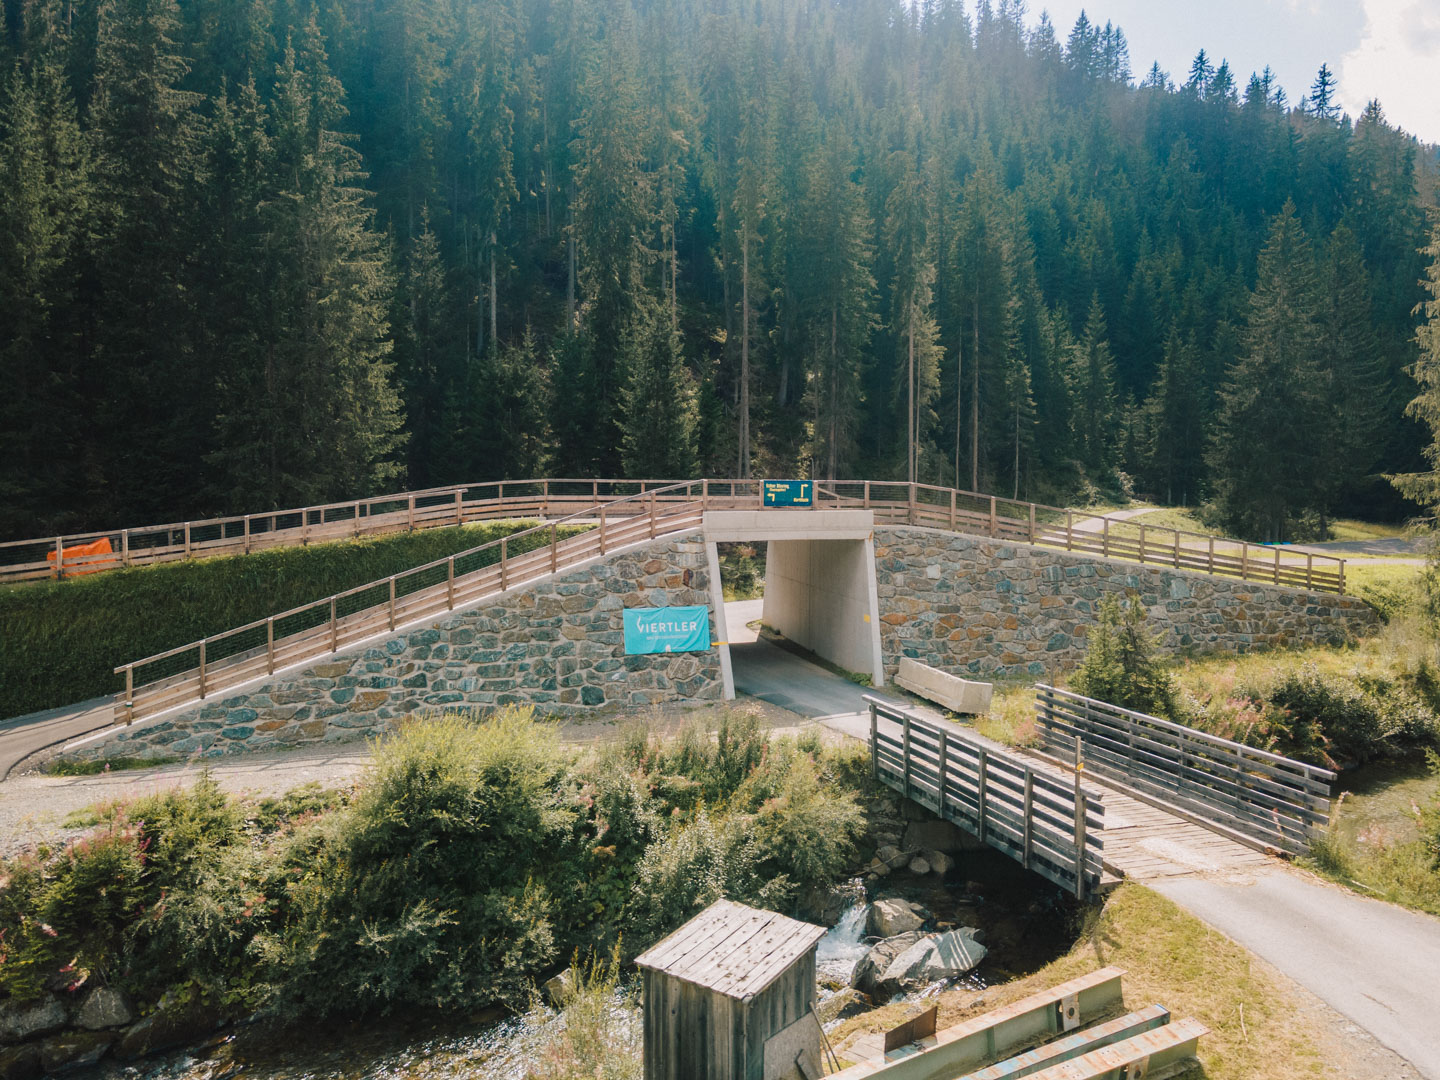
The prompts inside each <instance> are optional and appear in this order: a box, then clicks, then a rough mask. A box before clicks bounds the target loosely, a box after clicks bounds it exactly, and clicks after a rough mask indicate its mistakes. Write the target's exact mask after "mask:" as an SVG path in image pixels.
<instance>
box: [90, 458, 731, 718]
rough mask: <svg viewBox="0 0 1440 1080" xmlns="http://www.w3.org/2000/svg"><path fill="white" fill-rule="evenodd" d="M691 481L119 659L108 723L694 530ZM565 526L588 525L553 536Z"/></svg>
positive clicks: (697, 516)
mask: <svg viewBox="0 0 1440 1080" xmlns="http://www.w3.org/2000/svg"><path fill="white" fill-rule="evenodd" d="M699 484H700V481H698V480H695V481H682V482H681V483H679V484H675V485H672V486H671V487H668V488H656V489H652V490H650V491H647V492H645V493H644V494H637V495H631V496H628V497H626V498H623V499H619V500H616V501H615V502H602V503H600V504H599V505H597V506H588V507H586V508H585V509H583V510H581V511H578V512H576V513H573V514H570V515H568V516H567V517H564V518H560V519H558V520H556V521H552V522H548V523H546V524H544V525H539V526H536V527H534V528H531V529H526V530H524V531H522V532H518V533H512V534H510V535H508V536H504V537H501V538H500V539H499V540H492V541H491V542H489V543H487V544H482V545H480V546H479V547H475V548H471V549H470V550H468V551H463V552H460V553H459V554H456V555H451V556H449V557H447V558H444V559H437V560H435V561H434V562H430V563H426V564H425V565H424V566H419V567H416V568H414V569H413V570H407V571H406V572H405V573H403V574H396V575H393V576H391V577H388V578H382V579H381V580H379V581H376V582H372V583H370V584H368V585H362V586H360V587H359V588H355V589H349V590H346V591H345V592H341V593H336V594H335V595H334V596H330V597H327V598H325V599H323V600H318V601H316V602H315V603H313V604H306V605H304V606H302V607H298V608H294V609H291V610H290V611H285V612H281V613H279V614H277V615H271V616H269V617H268V618H265V619H260V620H257V621H255V622H252V623H247V624H246V625H244V626H240V627H236V628H234V629H231V630H227V631H225V632H224V633H221V634H216V635H213V636H211V637H207V638H204V639H202V640H200V641H196V642H191V643H190V644H188V645H182V646H180V647H179V648H175V649H169V650H166V651H165V652H162V653H156V654H155V655H153V656H148V657H146V658H145V659H143V660H135V661H132V662H130V663H128V664H123V665H121V666H120V667H117V668H116V669H115V672H116V674H120V675H123V676H124V678H125V689H124V691H123V692H122V693H121V694H120V695H119V697H118V698H117V701H116V706H115V710H116V717H115V719H116V722H117V723H126V724H128V723H132V722H134V721H135V720H138V719H142V718H144V717H148V716H153V715H155V714H156V713H160V712H164V711H166V710H168V709H171V708H174V707H175V706H177V705H182V704H185V703H188V702H191V701H200V700H204V699H205V698H207V697H211V696H213V695H215V694H218V693H223V692H225V691H226V690H228V689H230V688H232V687H235V686H238V685H240V684H241V683H244V682H248V681H249V680H250V679H253V678H256V677H258V676H261V675H273V674H274V673H275V672H276V671H277V670H280V669H282V668H287V667H292V666H294V665H296V664H300V663H303V662H307V661H312V660H315V659H317V658H320V657H323V656H326V655H333V654H335V653H337V652H339V651H340V650H341V649H343V648H346V647H348V646H350V645H353V644H355V643H356V642H359V641H363V640H364V639H366V638H368V637H371V636H373V635H375V634H379V633H382V632H387V631H393V630H395V629H396V628H397V627H398V626H402V625H405V624H408V623H413V622H415V621H417V620H420V619H425V618H428V617H431V616H433V615H436V614H439V613H441V612H444V611H453V610H454V609H455V608H456V607H457V606H463V605H465V604H468V603H472V602H474V601H475V600H477V599H481V598H483V597H485V596H489V595H492V594H495V593H500V592H504V591H505V590H507V589H511V588H514V587H515V586H517V585H522V584H525V583H527V582H530V581H534V580H536V579H538V578H541V577H544V576H546V575H549V574H553V573H555V572H557V571H559V570H563V569H565V568H566V567H569V566H574V565H577V564H578V563H581V562H585V561H587V560H589V559H593V558H596V557H598V556H602V555H604V554H606V553H607V552H608V551H613V550H616V549H617V548H620V547H623V546H626V545H629V544H633V543H636V542H638V541H641V540H645V539H651V538H654V537H655V536H658V535H661V534H663V533H671V532H675V531H677V530H679V529H683V528H689V527H699V525H700V524H701V522H702V521H703V513H702V511H701V509H700V507H701V502H700V500H699V499H698V498H697V497H696V495H695V494H694V493H693V492H692V491H691V490H690V489H692V488H695V487H697V486H698V485H699ZM567 523H587V524H593V525H594V527H593V528H589V529H586V530H585V531H583V532H580V533H579V534H578V535H573V536H567V537H562V536H561V530H562V529H564V528H565V526H566V524H567Z"/></svg>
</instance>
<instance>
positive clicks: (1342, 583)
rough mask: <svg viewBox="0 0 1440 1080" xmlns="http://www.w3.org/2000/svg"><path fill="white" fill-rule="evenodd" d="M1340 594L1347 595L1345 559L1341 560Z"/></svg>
mask: <svg viewBox="0 0 1440 1080" xmlns="http://www.w3.org/2000/svg"><path fill="white" fill-rule="evenodd" d="M1340 595H1341V596H1344V595H1345V560H1344V559H1341V560H1340Z"/></svg>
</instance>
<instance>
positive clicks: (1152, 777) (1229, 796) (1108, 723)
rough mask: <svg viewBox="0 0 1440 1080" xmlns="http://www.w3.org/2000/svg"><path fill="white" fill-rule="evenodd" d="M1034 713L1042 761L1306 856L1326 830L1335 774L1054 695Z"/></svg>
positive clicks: (1047, 690) (1048, 690)
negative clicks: (1077, 764) (1080, 767)
mask: <svg viewBox="0 0 1440 1080" xmlns="http://www.w3.org/2000/svg"><path fill="white" fill-rule="evenodd" d="M1035 710H1036V713H1037V719H1038V721H1039V728H1040V732H1041V735H1042V737H1043V738H1044V742H1045V750H1046V753H1048V754H1050V755H1051V756H1053V757H1057V758H1060V759H1061V760H1063V761H1065V762H1068V763H1073V762H1074V761H1075V754H1076V749H1077V745H1078V746H1080V747H1083V754H1084V763H1085V764H1084V768H1085V769H1086V771H1088V772H1091V773H1094V774H1096V775H1097V776H1101V777H1106V778H1108V779H1110V780H1114V781H1118V782H1119V783H1120V784H1123V785H1124V786H1126V787H1129V788H1132V789H1134V791H1135V792H1136V793H1137V794H1139V795H1141V796H1142V797H1143V796H1149V797H1151V798H1153V799H1159V800H1163V802H1164V803H1165V804H1167V806H1169V807H1175V808H1178V809H1180V810H1181V811H1185V812H1188V813H1190V814H1192V815H1194V816H1195V817H1198V818H1200V819H1202V820H1203V821H1205V822H1206V823H1208V824H1210V825H1212V826H1218V827H1220V828H1221V829H1223V830H1226V831H1228V832H1232V833H1238V834H1240V835H1241V836H1242V837H1247V838H1249V839H1250V840H1252V841H1258V842H1260V843H1261V844H1263V845H1266V846H1270V847H1274V848H1276V849H1278V850H1280V851H1286V852H1289V853H1291V854H1293V855H1303V854H1305V853H1306V852H1307V851H1309V850H1310V843H1311V841H1312V840H1313V839H1314V838H1315V836H1316V835H1317V833H1318V832H1319V831H1320V830H1322V829H1324V827H1325V825H1326V823H1327V822H1328V821H1329V814H1330V785H1331V784H1332V783H1333V782H1334V780H1335V774H1334V773H1333V772H1331V771H1330V770H1329V769H1322V768H1321V767H1320V766H1318V765H1311V764H1309V763H1308V762H1304V761H1295V760H1293V759H1291V758H1287V757H1281V756H1280V755H1279V754H1272V753H1269V752H1267V751H1265V750H1257V749H1255V748H1254V747H1251V746H1245V745H1243V744H1241V743H1237V742H1232V741H1231V740H1229V739H1222V738H1220V737H1219V736H1218V735H1211V734H1209V733H1207V732H1204V731H1197V730H1196V729H1194V728H1191V727H1186V726H1185V725H1184V724H1176V723H1174V722H1172V721H1170V720H1162V719H1160V718H1159V717H1156V716H1148V715H1146V714H1145V713H1139V712H1132V711H1130V710H1129V709H1122V708H1120V707H1119V706H1116V705H1110V704H1108V703H1106V702H1103V701H1097V700H1095V699H1094V698H1087V697H1082V696H1081V695H1079V694H1072V693H1070V692H1068V691H1066V690H1057V689H1055V688H1054V687H1053V686H1043V685H1042V686H1038V687H1036V696H1035Z"/></svg>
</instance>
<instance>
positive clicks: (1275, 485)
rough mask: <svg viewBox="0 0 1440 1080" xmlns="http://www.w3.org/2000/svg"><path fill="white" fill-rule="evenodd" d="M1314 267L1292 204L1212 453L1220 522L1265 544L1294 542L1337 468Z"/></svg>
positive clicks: (1278, 229)
mask: <svg viewBox="0 0 1440 1080" xmlns="http://www.w3.org/2000/svg"><path fill="white" fill-rule="evenodd" d="M1314 267H1315V263H1314V256H1313V254H1312V252H1311V248H1310V242H1309V240H1308V239H1307V238H1306V236H1305V231H1304V229H1303V228H1302V227H1301V225H1300V220H1299V218H1298V217H1297V216H1296V214H1295V206H1294V204H1293V203H1289V202H1287V203H1286V204H1285V207H1284V208H1283V209H1282V210H1281V211H1280V213H1279V214H1278V215H1276V217H1275V219H1274V220H1273V222H1272V223H1271V226H1270V234H1269V237H1268V238H1267V240H1266V242H1265V247H1264V248H1263V249H1262V250H1261V252H1260V263H1259V274H1258V277H1257V280H1256V283H1255V290H1254V292H1253V293H1252V294H1251V296H1250V307H1249V314H1248V318H1247V320H1246V326H1245V333H1244V342H1243V351H1242V353H1241V355H1240V357H1239V359H1238V360H1237V361H1236V362H1235V364H1234V366H1232V367H1231V369H1230V371H1229V372H1228V373H1227V376H1226V381H1225V384H1224V387H1223V388H1222V389H1221V391H1220V404H1219V412H1218V415H1217V416H1216V421H1215V429H1214V433H1213V437H1212V442H1211V447H1210V453H1209V464H1210V468H1211V470H1212V473H1213V476H1214V494H1215V504H1216V509H1217V511H1218V514H1219V516H1220V519H1221V520H1222V521H1223V522H1224V524H1225V526H1226V527H1227V528H1229V529H1230V530H1232V531H1233V532H1235V533H1236V534H1238V535H1241V536H1246V537H1250V538H1253V539H1258V540H1264V541H1267V542H1278V541H1286V540H1289V539H1291V538H1292V537H1293V536H1294V535H1295V532H1296V528H1297V526H1298V525H1299V524H1300V522H1301V521H1302V520H1303V518H1304V517H1305V516H1306V515H1307V514H1308V513H1311V512H1313V511H1315V510H1316V509H1317V508H1318V504H1319V502H1320V488H1321V485H1320V484H1319V482H1318V476H1317V473H1318V471H1319V470H1321V469H1326V468H1329V467H1331V466H1332V465H1333V462H1331V461H1330V460H1329V454H1328V453H1327V452H1326V447H1327V446H1329V445H1330V442H1331V439H1332V436H1333V430H1332V429H1331V427H1330V425H1329V424H1328V423H1327V417H1326V415H1325V409H1324V405H1325V393H1324V388H1323V386H1322V384H1321V377H1320V372H1319V367H1318V357H1319V344H1320V342H1319V338H1320V326H1319V321H1318V319H1317V312H1316V309H1315V306H1316V301H1317V292H1316V286H1315V269H1314Z"/></svg>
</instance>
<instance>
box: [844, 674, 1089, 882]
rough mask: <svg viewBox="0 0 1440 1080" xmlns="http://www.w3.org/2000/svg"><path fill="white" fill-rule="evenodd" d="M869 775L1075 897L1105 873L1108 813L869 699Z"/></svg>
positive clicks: (952, 731) (967, 741) (1042, 776)
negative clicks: (1105, 838) (1105, 837)
mask: <svg viewBox="0 0 1440 1080" xmlns="http://www.w3.org/2000/svg"><path fill="white" fill-rule="evenodd" d="M865 700H866V702H867V703H868V704H869V706H870V769H871V772H872V774H873V775H874V777H875V778H876V779H877V780H878V781H880V782H881V783H882V784H885V785H886V786H887V787H890V788H893V789H894V790H895V791H898V792H899V793H900V794H901V795H903V796H904V797H905V798H907V799H912V800H914V801H915V802H917V803H919V804H920V805H922V806H925V807H928V808H929V809H931V810H933V811H935V813H937V814H938V815H940V816H941V817H942V818H944V819H945V820H947V821H952V822H954V823H955V824H957V825H959V826H960V827H961V828H962V829H964V830H966V831H967V832H969V833H971V834H973V835H975V836H977V837H979V838H980V839H981V840H983V841H984V842H985V843H987V844H989V845H990V846H991V847H993V848H995V849H997V850H999V851H1003V852H1004V853H1005V854H1007V855H1009V856H1010V857H1011V858H1013V859H1015V860H1016V861H1018V862H1019V863H1020V864H1021V865H1023V866H1024V867H1025V868H1026V869H1028V870H1034V871H1035V872H1036V873H1038V874H1040V875H1041V876H1042V877H1045V878H1048V879H1049V880H1050V881H1053V882H1054V883H1055V884H1057V885H1059V886H1060V887H1061V888H1063V889H1066V890H1067V891H1070V892H1073V893H1074V894H1075V895H1076V896H1078V897H1082V898H1083V897H1084V896H1086V895H1088V894H1090V893H1093V892H1094V891H1095V889H1097V888H1098V887H1099V885H1100V877H1101V874H1102V873H1103V870H1104V860H1103V858H1102V856H1103V849H1104V840H1103V837H1102V836H1101V835H1100V834H1101V832H1102V830H1103V829H1104V827H1105V807H1104V805H1103V804H1102V803H1100V802H1099V801H1097V800H1094V799H1091V798H1089V797H1088V796H1087V795H1086V794H1085V792H1084V791H1083V790H1082V789H1081V787H1080V783H1079V780H1078V774H1077V779H1076V782H1075V783H1074V784H1073V785H1071V784H1066V783H1064V782H1063V781H1061V780H1058V779H1056V778H1055V777H1053V776H1051V775H1049V774H1048V773H1045V772H1040V771H1037V770H1036V769H1034V768H1033V767H1032V766H1031V765H1030V764H1029V763H1028V762H1026V761H1025V760H1024V759H1023V758H1021V757H1018V756H1016V755H1013V754H1010V753H1007V752H1005V751H1001V750H997V749H996V748H995V747H993V746H991V745H988V744H986V743H985V742H983V741H982V740H979V739H977V738H974V737H973V736H971V735H969V734H967V733H966V732H964V731H963V730H962V729H960V728H958V727H956V726H953V725H950V724H945V723H932V722H931V721H929V720H926V719H924V718H923V717H920V716H916V715H914V714H913V713H911V712H910V710H909V709H906V708H904V707H902V706H898V705H895V704H894V703H893V702H889V701H885V700H884V699H882V698H877V697H872V696H870V695H868V694H867V695H866V697H865Z"/></svg>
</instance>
